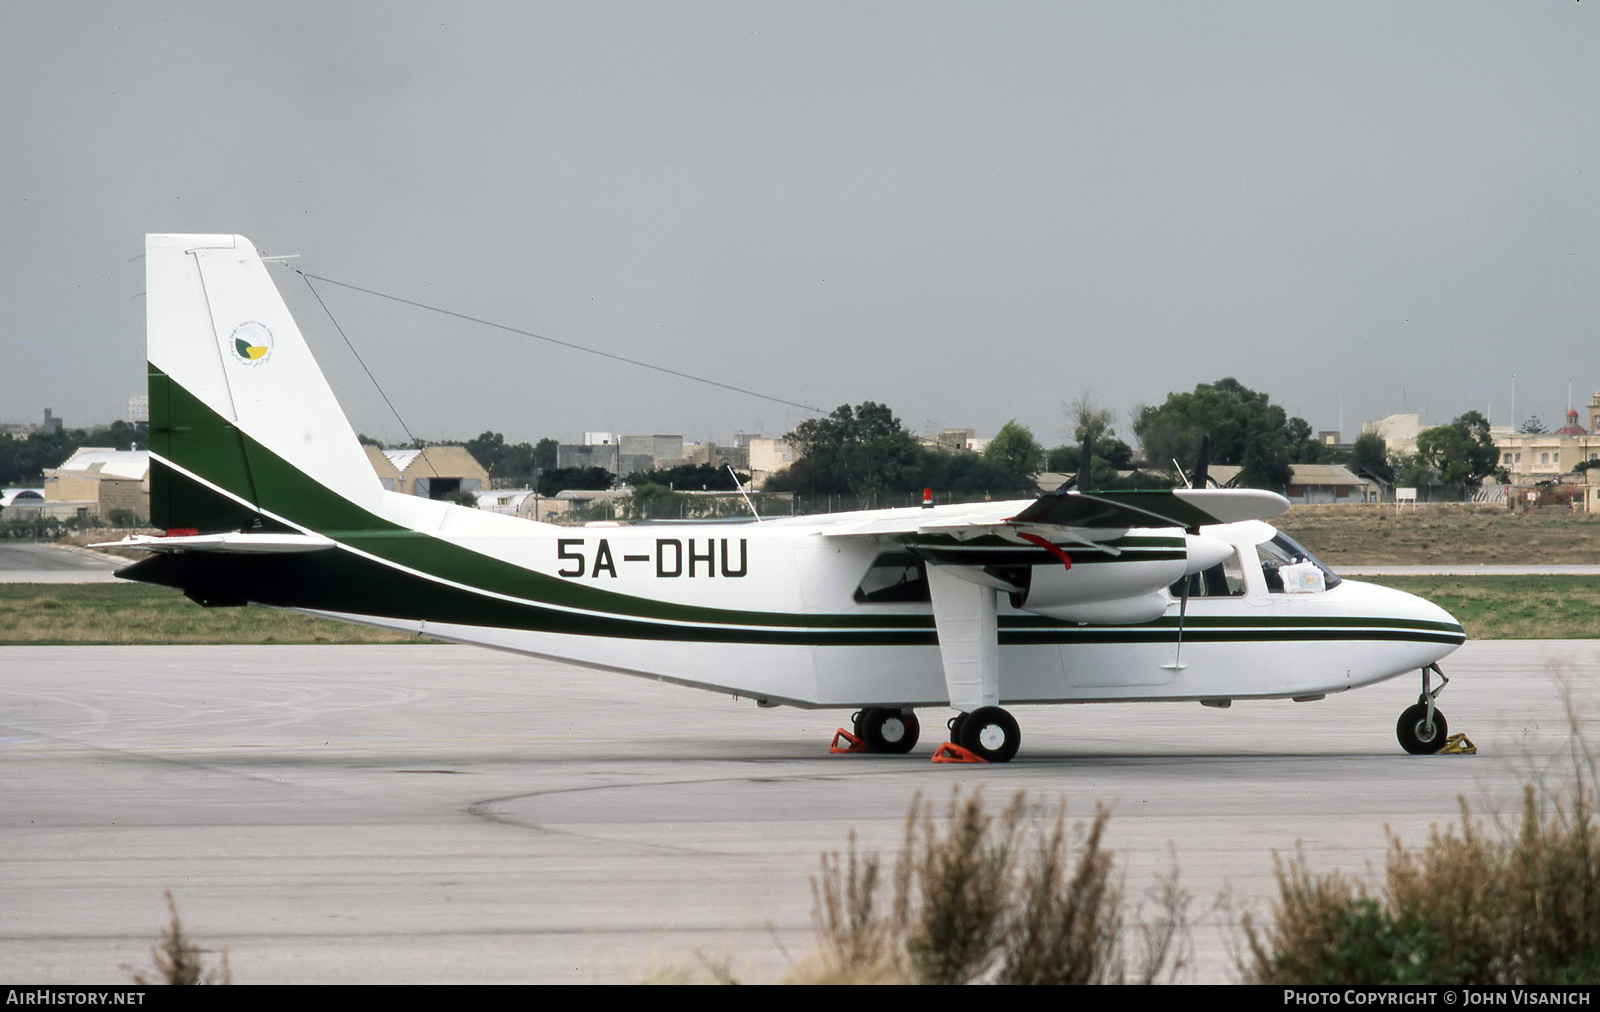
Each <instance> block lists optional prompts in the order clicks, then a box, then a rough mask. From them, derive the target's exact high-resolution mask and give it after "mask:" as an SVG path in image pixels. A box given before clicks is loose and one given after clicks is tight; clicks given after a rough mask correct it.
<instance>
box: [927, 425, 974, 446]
mask: <svg viewBox="0 0 1600 1012" xmlns="http://www.w3.org/2000/svg"><path fill="white" fill-rule="evenodd" d="M977 438H978V430H977V429H940V430H939V435H938V437H937V438H935V440H934V445H935V446H937V447H938V448H939V449H941V450H947V451H954V450H970V449H973V445H972V444H973V443H974V442H976V441H977Z"/></svg>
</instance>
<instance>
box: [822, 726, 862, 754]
mask: <svg viewBox="0 0 1600 1012" xmlns="http://www.w3.org/2000/svg"><path fill="white" fill-rule="evenodd" d="M841 740H842V741H847V742H849V744H848V745H840V744H839V742H840V741H841ZM866 750H867V743H866V742H864V741H862V740H861V739H860V738H857V737H856V736H855V735H853V734H851V733H850V732H849V731H846V730H845V729H844V728H842V727H841V728H839V730H837V731H835V732H833V744H832V745H829V746H828V751H829V752H830V753H832V754H833V755H848V754H849V753H851V752H865V751H866Z"/></svg>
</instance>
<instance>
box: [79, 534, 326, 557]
mask: <svg viewBox="0 0 1600 1012" xmlns="http://www.w3.org/2000/svg"><path fill="white" fill-rule="evenodd" d="M336 544H337V542H335V541H333V540H332V539H331V538H325V537H323V536H321V535H320V534H192V535H186V536H179V537H166V538H155V537H151V536H150V535H148V534H131V535H129V536H128V537H125V538H123V539H122V540H121V541H110V542H106V543H105V544H99V545H91V546H90V547H91V548H138V549H142V550H144V551H147V552H231V553H235V554H240V555H283V554H292V553H295V552H320V551H323V550H324V549H328V548H333V547H334V546H335V545H336Z"/></svg>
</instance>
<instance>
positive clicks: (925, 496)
mask: <svg viewBox="0 0 1600 1012" xmlns="http://www.w3.org/2000/svg"><path fill="white" fill-rule="evenodd" d="M922 508H923V509H925V510H931V509H933V489H931V488H925V489H923V490H922Z"/></svg>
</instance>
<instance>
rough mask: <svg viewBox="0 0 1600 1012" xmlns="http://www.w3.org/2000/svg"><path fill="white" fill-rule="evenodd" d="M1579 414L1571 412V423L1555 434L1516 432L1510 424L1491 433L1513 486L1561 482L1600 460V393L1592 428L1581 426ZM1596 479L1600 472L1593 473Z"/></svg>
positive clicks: (1591, 413)
mask: <svg viewBox="0 0 1600 1012" xmlns="http://www.w3.org/2000/svg"><path fill="white" fill-rule="evenodd" d="M1578 417H1579V416H1578V412H1577V411H1576V410H1573V409H1568V411H1567V424H1566V425H1563V426H1562V427H1561V428H1559V429H1557V430H1556V431H1554V432H1515V431H1513V429H1512V427H1511V426H1509V425H1499V426H1495V427H1494V428H1491V429H1490V430H1489V435H1490V437H1491V438H1492V439H1493V440H1494V445H1495V449H1497V450H1498V451H1500V466H1501V467H1503V468H1505V470H1506V473H1507V474H1508V475H1509V476H1510V478H1511V484H1513V485H1533V484H1537V483H1538V482H1541V481H1558V480H1560V479H1561V478H1562V476H1563V475H1569V476H1570V475H1572V473H1573V472H1574V471H1575V470H1576V469H1577V467H1578V465H1579V464H1581V463H1583V462H1585V461H1590V460H1600V434H1597V433H1596V431H1595V430H1596V428H1597V427H1600V391H1596V392H1595V395H1594V397H1593V398H1591V399H1590V401H1589V427H1588V428H1587V429H1585V428H1584V427H1583V426H1581V425H1579V424H1578ZM1589 473H1590V475H1592V476H1594V477H1595V478H1600V473H1596V472H1595V471H1591V472H1589Z"/></svg>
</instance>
